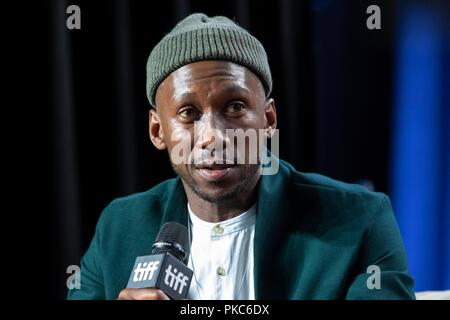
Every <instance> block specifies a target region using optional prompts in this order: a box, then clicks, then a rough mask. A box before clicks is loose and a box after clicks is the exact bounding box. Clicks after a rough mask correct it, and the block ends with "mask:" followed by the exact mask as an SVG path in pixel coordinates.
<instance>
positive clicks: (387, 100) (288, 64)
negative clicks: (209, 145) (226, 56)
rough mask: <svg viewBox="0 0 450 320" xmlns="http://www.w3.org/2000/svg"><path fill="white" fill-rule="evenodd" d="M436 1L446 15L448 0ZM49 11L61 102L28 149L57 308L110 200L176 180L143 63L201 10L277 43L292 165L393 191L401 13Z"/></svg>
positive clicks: (307, 5) (48, 50)
mask: <svg viewBox="0 0 450 320" xmlns="http://www.w3.org/2000/svg"><path fill="white" fill-rule="evenodd" d="M413 2H414V1H413ZM422 3H424V2H422ZM432 3H433V4H431V5H434V6H437V7H439V8H442V9H445V10H447V9H448V6H447V5H444V3H445V2H444V1H435V2H432ZM69 4H76V5H79V6H80V8H81V30H68V29H67V28H66V27H65V23H66V18H67V16H68V15H67V14H66V12H65V10H66V7H67V6H68V5H69ZM371 4H376V5H378V6H380V8H381V12H382V29H381V30H369V29H367V27H366V19H367V18H368V16H369V15H368V14H367V13H366V8H367V7H368V6H369V5H371ZM43 6H44V8H45V10H44V11H45V12H44V16H45V17H46V19H45V23H44V25H43V26H44V27H42V30H43V31H44V32H45V37H44V38H43V40H42V41H41V42H40V44H41V46H40V50H42V52H43V53H44V55H45V57H46V59H45V60H43V63H42V65H43V66H44V68H45V70H46V74H45V76H44V77H43V78H40V80H38V82H39V83H38V85H39V86H40V88H42V90H44V91H45V92H48V93H49V95H48V97H47V100H43V101H42V102H43V103H44V104H45V106H46V108H44V111H43V112H44V114H43V116H42V115H41V117H40V119H42V120H41V122H40V123H39V125H40V126H41V128H43V130H44V132H45V137H46V142H45V143H43V147H42V148H37V146H36V145H34V144H33V142H30V143H29V150H30V153H32V154H33V156H34V157H35V159H36V160H35V161H36V162H39V163H42V165H41V166H39V168H37V169H36V170H37V172H34V173H35V174H36V177H37V178H36V179H37V180H39V179H42V180H39V181H42V182H43V183H36V185H33V186H35V189H34V190H36V192H46V196H44V197H37V199H38V200H36V201H39V203H36V201H35V202H34V203H33V206H32V207H39V208H41V209H42V210H43V211H44V212H45V217H43V218H42V219H43V220H42V221H45V222H42V221H40V222H37V224H39V223H41V224H45V229H42V230H46V231H45V240H42V241H40V242H39V247H40V248H41V249H42V250H43V251H45V254H43V255H42V260H44V261H45V263H46V267H45V268H44V269H45V272H48V273H49V277H50V278H49V279H50V281H49V282H45V284H42V286H44V287H45V290H46V291H47V290H49V293H48V295H49V297H51V298H58V299H61V298H64V297H65V294H66V288H65V281H66V278H67V274H66V268H67V266H68V265H71V264H79V260H80V257H81V255H82V254H83V253H84V251H85V250H86V249H87V246H88V245H89V242H90V240H91V237H92V236H93V233H94V228H95V224H96V221H97V219H98V217H99V215H100V213H101V211H102V209H103V208H104V207H105V206H106V205H107V204H108V203H109V202H110V201H111V200H112V199H114V198H116V197H119V196H123V195H127V194H130V193H134V192H138V191H143V190H147V189H149V188H151V187H153V186H154V185H156V184H157V183H159V182H161V181H162V180H164V179H167V178H170V177H173V176H174V173H173V172H172V170H171V168H170V165H169V163H168V157H167V155H166V153H164V152H159V151H157V150H156V149H155V148H154V147H153V145H152V144H151V142H150V139H149V137H148V128H147V125H148V111H149V108H150V105H149V103H148V101H147V98H146V94H145V66H146V60H147V57H148V55H149V53H150V51H151V49H152V48H153V46H154V45H156V44H157V42H158V41H159V40H160V39H161V37H162V36H163V35H164V34H165V33H167V32H168V31H170V29H171V28H172V27H173V26H174V25H175V24H176V22H177V21H179V20H180V19H182V18H183V17H185V16H187V15H188V14H189V13H192V12H204V13H206V14H208V15H226V16H228V17H230V18H233V19H235V20H236V21H237V22H238V23H239V24H240V25H241V26H243V27H244V28H247V29H248V30H249V31H250V32H251V33H252V34H253V35H254V36H256V37H257V38H258V39H259V40H260V41H261V42H262V43H263V45H264V46H265V48H266V51H267V54H268V56H269V63H270V65H271V69H272V76H273V80H274V89H273V93H272V97H273V98H274V99H275V101H276V106H277V111H278V128H279V129H280V142H281V146H280V157H281V158H283V159H284V160H287V161H289V162H291V163H292V164H293V165H294V166H295V167H296V168H297V169H298V170H299V171H303V172H312V171H313V172H318V173H321V174H324V175H327V176H330V177H332V178H335V179H339V180H343V181H346V182H357V181H358V182H361V181H365V182H366V183H370V184H372V185H373V187H374V189H375V190H377V191H382V192H386V193H388V194H390V184H391V180H390V157H391V153H390V152H391V148H392V143H391V142H392V115H393V108H394V101H395V96H394V89H395V83H394V82H395V79H396V78H395V76H396V73H395V70H396V69H395V54H396V38H395V34H396V26H397V24H396V23H397V19H398V17H399V16H400V15H401V14H402V12H401V10H402V7H401V6H400V5H399V4H398V3H397V4H395V3H394V2H393V1H349V0H347V1H334V0H316V1H313V0H310V1H296V0H280V1H257V0H234V1H220V2H218V1H198V0H196V1H194V0H166V1H137V0H129V1H127V0H114V1H86V0H84V1H81V0H73V1H63V0H53V1H48V2H46V3H45V5H43ZM446 17H450V15H447V16H446ZM24 95H26V93H24ZM30 135H31V136H32V135H33V133H30ZM44 157H45V159H46V160H43V159H44ZM39 159H41V161H39ZM44 172H45V173H44ZM40 188H42V190H37V189H40ZM44 189H45V190H44ZM39 194H40V193H39ZM33 201H34V200H33ZM36 220H37V219H36ZM31 221H34V220H31ZM30 223H34V222H30ZM31 227H33V226H31ZM47 230H48V231H47ZM43 233H44V231H43ZM43 236H44V235H43ZM44 257H45V258H44ZM47 257H48V259H47Z"/></svg>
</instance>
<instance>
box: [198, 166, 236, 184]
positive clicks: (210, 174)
mask: <svg viewBox="0 0 450 320" xmlns="http://www.w3.org/2000/svg"><path fill="white" fill-rule="evenodd" d="M194 168H195V170H196V171H197V172H198V173H199V174H200V176H201V177H203V178H204V179H206V180H208V181H218V180H221V179H223V178H224V177H226V176H228V175H230V174H232V173H233V172H234V171H235V170H236V169H237V166H236V165H235V164H225V163H224V164H197V165H194Z"/></svg>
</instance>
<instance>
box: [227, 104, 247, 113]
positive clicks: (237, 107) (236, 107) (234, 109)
mask: <svg viewBox="0 0 450 320" xmlns="http://www.w3.org/2000/svg"><path fill="white" fill-rule="evenodd" d="M244 109H245V105H244V104H243V103H242V102H233V103H230V104H229V105H228V107H227V112H231V113H238V112H242V111H243V110H244Z"/></svg>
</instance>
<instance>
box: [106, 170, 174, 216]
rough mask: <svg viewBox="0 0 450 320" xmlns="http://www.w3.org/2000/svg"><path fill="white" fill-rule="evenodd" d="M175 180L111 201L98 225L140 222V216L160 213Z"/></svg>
mask: <svg viewBox="0 0 450 320" xmlns="http://www.w3.org/2000/svg"><path fill="white" fill-rule="evenodd" d="M176 180H177V178H173V179H169V180H165V181H163V182H161V183H159V184H158V185H156V186H154V187H152V188H151V189H149V190H147V191H143V192H138V193H134V194H131V195H127V196H124V197H119V198H116V199H114V200H112V201H111V202H110V203H109V204H108V205H107V206H106V207H105V209H104V210H103V212H102V214H101V216H100V219H99V224H101V225H103V224H109V223H111V222H113V221H116V220H120V221H122V222H123V220H124V219H125V220H128V221H140V218H142V216H144V215H145V216H146V218H148V215H149V213H150V215H151V214H156V213H161V212H162V209H163V208H164V206H165V204H166V202H167V196H168V193H169V191H170V190H171V189H172V188H173V187H174V185H175V184H176Z"/></svg>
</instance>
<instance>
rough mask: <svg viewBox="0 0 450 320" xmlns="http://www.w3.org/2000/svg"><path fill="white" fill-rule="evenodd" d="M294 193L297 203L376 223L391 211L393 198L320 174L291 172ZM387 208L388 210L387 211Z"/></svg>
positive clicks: (291, 188) (291, 189) (332, 213)
mask: <svg viewBox="0 0 450 320" xmlns="http://www.w3.org/2000/svg"><path fill="white" fill-rule="evenodd" d="M290 171H291V172H290V191H291V192H290V193H291V195H294V196H295V197H296V199H302V200H303V201H304V202H307V203H314V204H315V206H316V207H317V206H318V207H320V208H322V209H323V211H324V212H328V213H329V214H330V215H335V214H336V213H337V212H340V213H341V216H342V217H343V216H348V217H349V218H350V217H352V218H354V217H355V215H356V216H360V215H364V216H366V217H368V216H371V218H372V219H373V218H374V216H376V215H377V214H378V213H379V211H380V210H384V209H386V208H390V201H389V198H388V197H387V196H386V195H385V194H384V193H382V192H373V191H370V190H368V189H366V188H365V187H363V186H361V185H358V184H352V183H345V182H342V181H338V180H335V179H332V178H329V177H326V176H324V175H321V174H317V173H303V172H299V171H296V170H295V169H294V168H293V167H291V168H290ZM386 206H387V207H386Z"/></svg>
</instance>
